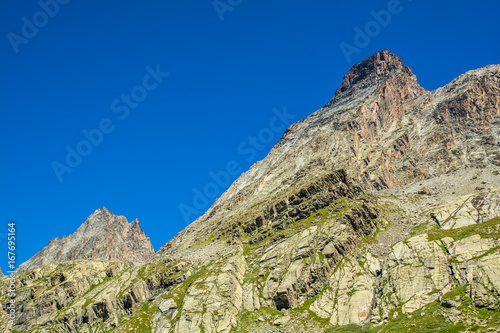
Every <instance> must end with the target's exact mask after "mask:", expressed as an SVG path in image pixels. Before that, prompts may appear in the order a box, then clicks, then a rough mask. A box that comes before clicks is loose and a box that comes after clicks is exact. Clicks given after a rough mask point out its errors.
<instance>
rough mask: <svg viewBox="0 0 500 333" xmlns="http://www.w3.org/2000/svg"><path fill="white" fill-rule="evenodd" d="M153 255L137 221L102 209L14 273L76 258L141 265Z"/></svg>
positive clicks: (149, 243)
mask: <svg viewBox="0 0 500 333" xmlns="http://www.w3.org/2000/svg"><path fill="white" fill-rule="evenodd" d="M153 254H154V249H153V246H152V245H151V242H150V240H149V237H148V236H146V235H145V234H144V231H143V230H142V229H141V227H140V226H139V220H137V219H135V220H133V221H132V222H130V223H128V221H127V219H126V218H125V216H117V215H115V214H113V213H111V212H109V210H107V209H106V207H102V208H101V209H97V210H96V211H95V212H94V213H93V214H92V215H90V216H89V217H88V218H87V220H85V222H84V223H83V224H82V225H81V226H80V227H79V228H78V229H77V230H76V231H75V232H74V233H73V234H71V235H69V236H68V237H66V236H63V237H62V238H55V239H53V240H51V241H50V242H49V244H48V245H47V246H45V247H44V248H43V249H42V250H41V251H40V252H38V253H37V254H35V255H34V256H33V257H32V258H31V259H29V260H28V261H26V262H25V263H23V264H21V265H20V266H19V268H18V269H17V270H16V273H18V274H19V273H23V272H27V271H31V270H33V269H36V268H40V267H42V266H45V265H49V264H52V263H61V262H64V261H69V260H77V259H85V260H109V261H124V262H127V263H130V264H133V265H140V264H143V263H145V262H146V261H147V260H148V259H149V258H150V257H151V256H152V255H153Z"/></svg>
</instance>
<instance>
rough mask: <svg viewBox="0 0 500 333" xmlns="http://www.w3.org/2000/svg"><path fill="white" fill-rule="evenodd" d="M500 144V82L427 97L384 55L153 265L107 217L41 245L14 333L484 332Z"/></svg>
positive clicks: (22, 282) (499, 262) (492, 276)
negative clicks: (400, 328)
mask: <svg viewBox="0 0 500 333" xmlns="http://www.w3.org/2000/svg"><path fill="white" fill-rule="evenodd" d="M499 126H500V65H492V66H487V67H484V68H481V69H478V70H474V71H470V72H468V73H466V74H464V75H462V76H460V77H459V78H457V79H455V80H453V81H452V82H451V83H450V84H448V85H446V86H445V87H442V88H439V89H436V90H434V91H427V90H425V89H424V88H422V87H421V86H420V85H419V84H418V82H417V79H416V77H415V75H414V74H413V73H412V71H411V70H410V69H409V68H408V67H406V66H405V65H403V64H402V62H401V60H400V59H399V58H398V57H396V56H395V55H393V54H391V53H390V52H389V51H387V50H384V51H381V52H378V53H377V54H375V55H374V56H372V57H370V58H369V59H367V60H366V61H364V62H362V63H360V64H356V65H355V66H353V68H352V69H351V70H350V71H349V73H348V74H347V75H346V76H345V77H344V81H343V83H342V86H341V88H339V89H338V90H337V92H336V93H335V96H334V97H333V98H332V100H331V101H330V102H329V103H328V104H326V105H325V106H324V107H323V108H321V109H320V110H318V111H317V112H315V113H313V114H312V115H310V116H309V117H307V118H305V119H304V120H301V121H299V122H297V123H295V124H293V125H292V126H290V127H289V128H288V129H287V130H286V132H285V133H284V135H283V137H282V138H281V140H280V141H279V142H278V143H277V144H276V145H275V146H274V147H273V149H272V150H271V152H270V153H269V155H268V156H267V157H266V158H264V159H263V160H262V161H259V162H257V163H256V164H255V165H254V166H252V167H251V168H250V170H248V171H247V172H245V173H244V174H242V175H241V176H240V177H239V178H238V179H237V180H236V181H235V182H234V183H233V184H232V185H231V187H230V188H229V189H228V190H227V191H226V192H225V193H224V194H223V195H222V196H221V197H220V198H219V199H217V200H216V202H215V203H214V205H213V206H212V207H211V208H210V209H209V210H208V211H207V212H206V213H205V214H204V215H203V216H201V217H200V218H199V219H197V220H196V221H194V222H193V223H192V224H190V225H189V226H188V227H187V228H185V229H184V230H183V231H181V232H180V233H179V234H178V235H177V236H176V237H174V238H173V239H172V240H171V241H169V242H168V243H167V244H165V245H164V246H163V247H162V248H161V249H160V250H159V251H158V253H156V254H155V255H154V256H153V257H152V258H150V255H151V253H152V248H151V245H150V243H149V239H148V238H147V237H146V236H144V234H143V232H142V230H141V229H140V227H139V225H138V222H137V221H136V220H135V221H133V222H132V223H130V224H129V223H128V222H127V221H126V220H125V218H124V217H118V216H115V215H113V214H111V213H109V212H108V211H107V210H105V209H102V210H98V211H96V212H95V213H94V214H93V215H91V217H89V219H87V221H86V222H85V223H84V224H83V225H82V226H81V227H80V228H79V229H78V231H77V232H75V233H74V234H73V235H71V236H69V237H67V238H63V239H56V240H54V241H52V242H51V244H49V246H47V247H46V248H45V249H44V250H42V251H41V252H40V253H39V254H37V255H36V256H35V257H33V258H32V259H31V260H30V261H29V262H28V263H27V264H25V265H24V266H23V269H21V270H20V272H24V271H26V270H28V269H29V271H26V272H25V273H22V274H19V275H18V276H17V278H18V282H16V284H17V295H16V302H18V304H19V310H20V312H19V314H20V315H19V317H18V318H16V322H15V327H14V328H15V329H16V330H18V331H30V330H33V332H37V333H38V332H40V333H41V332H44V333H45V332H49V331H50V332H53V331H55V332H61V333H62V332H72V331H78V332H88V333H90V332H106V331H110V330H113V331H114V332H117V333H121V332H149V331H151V332H169V333H171V332H176V333H181V332H209V333H212V332H213V333H215V332H225V333H229V332H231V331H237V332H251V333H261V332H265V333H271V332H276V333H277V332H287V333H288V332H290V333H291V332H323V331H324V330H325V329H327V328H329V327H330V326H331V325H346V324H363V325H368V326H370V327H371V328H373V326H375V325H380V326H382V325H385V324H387V323H388V322H389V323H390V322H391V321H392V320H394V319H396V320H407V319H412V320H415V321H418V319H420V318H421V317H424V316H427V315H429V313H430V315H433V316H440V318H442V319H443V320H448V321H449V322H450V323H461V324H463V325H464V327H466V329H470V330H472V329H471V328H472V327H475V328H474V329H476V328H477V327H482V328H485V329H486V328H487V329H493V330H495V329H496V328H497V326H498V325H497V324H496V323H494V322H493V320H491V319H482V318H480V317H479V316H478V315H477V313H476V312H477V309H476V308H477V307H479V308H482V309H484V311H486V310H488V311H499V309H500V257H499V256H500V252H499V251H500V250H499V247H498V246H499V235H500V224H498V222H495V221H497V220H491V219H492V218H494V217H496V216H499V215H500V214H499V213H500V208H499V207H500V206H499V202H500V200H499V193H500V180H498V177H497V176H498V172H497V171H498V168H499V167H500V148H499V144H498V142H499V137H500V136H499V133H500V131H499ZM495 173H496V174H495ZM478 186H479V187H480V188H483V189H481V190H479V189H478V190H475V189H476V188H478ZM419 191H420V192H422V193H423V194H424V195H418V194H417V193H418V192H419ZM429 194H432V195H429ZM492 221H493V222H492ZM471 224H474V228H475V229H474V228H472V227H470V225H471ZM467 226H469V227H467ZM461 228H463V229H461ZM102 230H105V231H106V232H104V233H103V232H102ZM80 248H81V249H82V250H80ZM74 258H83V259H89V260H92V261H86V260H77V261H66V260H70V259H74ZM98 258H102V259H105V260H108V261H96V260H95V259H98ZM148 258H149V259H148ZM109 260H113V262H110V261H109ZM114 260H120V261H124V262H128V263H123V262H116V261H114ZM145 261H146V263H144V264H143V265H141V266H133V265H131V264H138V263H143V262H145ZM48 262H53V263H52V264H47V263H48ZM58 262H61V264H57V263H58ZM35 267H37V268H35ZM33 268H35V269H33ZM0 283H1V286H0V299H1V300H2V302H4V303H5V301H6V300H7V298H8V297H7V295H6V292H7V290H8V288H7V284H8V282H7V279H6V278H3V279H0ZM450 295H453V296H450ZM457 295H458V296H457ZM457 297H458V298H457ZM313 298H314V299H313ZM439 302H441V303H439ZM439 304H442V305H443V306H439ZM465 304H467V305H469V304H470V308H469V306H465ZM450 306H451V307H450ZM424 307H425V310H424ZM435 308H438V309H439V310H438V311H441V312H432V311H435V310H432V309H435ZM278 311H279V312H278ZM492 313H496V312H492ZM399 316H402V317H399ZM318 317H319V318H318ZM493 317H494V316H493V315H492V316H490V317H488V316H487V318H493ZM411 325H412V326H409V327H408V329H410V330H412V329H413V330H415V331H417V330H418V327H417V326H416V325H417V324H415V323H412V324H411ZM495 325H496V326H495Z"/></svg>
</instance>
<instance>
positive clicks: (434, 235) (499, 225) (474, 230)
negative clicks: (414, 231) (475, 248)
mask: <svg viewBox="0 0 500 333" xmlns="http://www.w3.org/2000/svg"><path fill="white" fill-rule="evenodd" d="M422 228H424V227H422ZM426 232H427V234H428V235H429V240H439V239H442V238H444V237H451V238H453V239H454V240H459V239H463V238H467V237H470V236H473V235H480V236H481V237H482V238H500V217H495V218H494V219H491V220H488V221H486V222H483V223H480V224H473V225H469V226H466V227H462V228H457V229H451V230H444V229H441V228H440V227H439V226H438V225H434V227H433V228H431V229H429V230H427V231H426Z"/></svg>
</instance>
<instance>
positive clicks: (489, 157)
mask: <svg viewBox="0 0 500 333" xmlns="http://www.w3.org/2000/svg"><path fill="white" fill-rule="evenodd" d="M499 141H500V65H491V66H486V67H484V68H481V69H477V70H473V71H470V72H467V73H466V74H464V75H461V76H460V77H458V78H457V79H455V80H453V81H452V82H451V83H449V84H448V85H446V86H444V87H442V88H439V89H436V90H434V91H427V90H426V89H424V88H422V87H421V86H420V85H419V84H418V82H417V79H416V76H415V75H414V74H413V73H412V71H411V70H410V69H409V68H408V67H406V66H404V65H403V64H402V63H401V60H400V58H398V57H396V56H395V55H393V54H391V53H390V52H389V51H387V50H384V51H381V52H379V53H377V54H375V55H374V56H372V57H370V58H369V59H367V60H365V61H363V62H362V63H360V64H357V65H355V66H353V68H352V69H351V70H350V71H349V73H348V74H347V75H346V77H345V78H344V81H343V85H342V88H340V89H339V90H338V91H337V93H336V94H335V97H334V98H333V99H332V100H331V101H330V102H329V103H328V104H327V105H325V107H323V108H322V109H320V110H318V111H317V112H315V113H313V114H312V115H310V116H309V117H307V118H305V119H304V120H302V121H299V122H297V123H295V124H293V125H291V126H290V127H289V128H288V129H287V130H286V132H285V134H284V135H283V137H282V139H281V140H280V141H279V142H278V143H277V144H276V146H275V147H273V149H272V150H271V151H270V153H269V155H268V156H267V157H266V158H265V159H263V160H262V161H260V162H257V163H256V164H255V165H253V166H252V167H251V168H250V170H249V171H247V172H246V173H244V174H243V175H242V176H241V177H239V178H238V179H237V180H236V181H235V182H234V183H233V185H232V186H231V187H230V188H229V189H228V190H227V191H226V192H225V193H224V194H223V195H222V196H221V197H220V198H219V199H218V200H217V201H216V202H215V204H214V205H213V206H212V207H211V208H210V209H209V210H208V211H207V212H206V213H205V214H204V215H203V216H201V217H200V218H199V219H197V220H196V221H194V222H193V223H192V224H191V225H189V226H188V227H187V228H185V229H184V230H183V231H182V232H180V233H179V234H178V235H177V236H176V237H174V238H173V239H172V240H171V241H170V242H168V243H167V244H166V245H165V246H163V247H162V248H161V249H160V250H159V251H158V255H171V254H174V253H179V252H182V251H184V250H186V249H188V248H189V247H191V246H192V245H193V244H194V243H195V242H196V241H197V240H199V239H201V238H204V237H205V235H206V234H211V233H212V232H213V231H215V230H217V229H226V228H228V226H227V224H226V223H227V221H230V220H232V219H233V217H235V216H236V215H238V214H239V213H240V212H242V211H244V210H247V211H248V210H250V209H251V208H252V207H255V206H258V205H259V203H261V202H262V201H264V200H265V201H267V202H272V201H275V200H278V199H277V198H283V200H284V202H285V203H286V202H287V200H285V199H288V197H289V194H291V189H293V188H299V189H300V188H305V189H307V186H308V185H309V184H310V183H311V182H312V181H313V180H314V178H318V177H325V176H326V175H328V174H329V173H331V171H332V170H339V169H342V170H343V172H344V173H345V174H346V175H349V178H350V179H351V180H352V181H354V182H356V183H358V184H359V185H361V186H364V187H365V188H366V189H368V190H380V189H384V188H396V187H399V186H403V185H406V184H412V183H415V182H418V181H421V180H424V179H427V178H429V177H435V176H438V175H441V174H445V173H447V172H453V171H456V170H460V169H464V168H470V167H479V168H485V167H489V166H493V167H498V166H500V149H499Z"/></svg>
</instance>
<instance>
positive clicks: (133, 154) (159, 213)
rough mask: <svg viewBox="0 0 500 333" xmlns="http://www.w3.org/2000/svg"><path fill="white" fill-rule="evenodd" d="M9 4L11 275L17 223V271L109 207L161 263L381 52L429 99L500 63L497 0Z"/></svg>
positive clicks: (4, 170)
mask: <svg viewBox="0 0 500 333" xmlns="http://www.w3.org/2000/svg"><path fill="white" fill-rule="evenodd" d="M0 6H1V11H0V15H1V17H0V27H1V31H0V32H1V34H0V35H1V36H3V37H2V40H1V43H0V48H1V50H0V58H1V59H0V63H1V76H0V78H1V90H0V94H1V95H0V110H1V113H2V117H1V122H0V135H1V139H0V140H1V141H0V158H1V163H0V167H1V170H0V171H1V172H0V177H1V178H0V179H1V180H0V190H1V200H0V221H1V223H0V247H1V248H2V250H1V252H4V253H5V256H4V257H3V259H0V266H1V268H2V270H3V271H4V272H6V271H7V270H8V269H7V255H6V252H7V249H6V247H7V244H6V233H7V223H8V222H9V221H10V220H16V221H17V264H20V263H22V262H24V261H26V260H27V259H29V258H30V257H31V256H32V255H33V254H35V253H36V252H38V251H39V250H40V249H42V248H43V247H44V246H45V245H47V243H48V242H49V240H50V239H52V238H54V237H61V236H63V235H69V234H71V233H72V232H74V231H75V230H76V229H77V227H78V226H79V225H80V224H81V223H83V222H84V221H85V219H86V217H87V216H88V215H90V214H91V213H92V212H93V211H94V210H95V209H97V208H100V207H102V206H106V207H107V208H108V209H110V210H111V211H112V212H114V213H116V214H119V215H125V216H126V217H127V218H128V219H129V221H130V220H132V219H134V218H139V221H140V222H141V226H142V228H143V229H144V230H145V232H146V234H147V235H148V236H150V237H151V240H152V243H153V246H154V248H155V250H158V249H159V248H160V246H162V245H163V244H164V243H166V242H167V241H168V240H169V239H171V238H172V237H173V236H175V234H176V233H177V232H179V231H180V230H182V229H183V228H184V227H185V226H186V225H187V224H188V222H189V221H192V220H194V219H195V217H196V214H202V213H203V211H204V210H206V209H207V208H208V207H209V206H210V204H211V203H212V202H213V200H214V197H215V196H220V194H221V193H222V192H223V190H225V189H226V188H227V187H228V186H229V182H230V181H231V182H232V181H233V180H234V179H236V177H237V176H238V175H239V174H240V173H241V172H243V171H245V170H247V169H248V168H249V167H250V165H251V164H253V163H254V162H255V161H257V160H260V159H262V158H264V157H265V156H266V154H267V153H268V152H269V150H270V149H271V147H272V146H273V144H274V143H276V142H277V141H278V140H279V138H280V137H281V135H282V134H283V132H284V125H285V124H289V123H290V122H295V121H298V120H300V119H303V118H305V117H306V116H307V115H309V114H310V113H312V112H314V111H315V110H317V109H318V108H320V107H321V106H323V105H324V104H325V103H327V102H328V101H329V100H330V99H331V97H332V96H333V94H334V92H335V90H336V89H337V88H338V87H339V86H340V84H341V82H342V77H343V75H344V74H345V73H346V72H347V71H348V70H349V68H350V67H351V66H352V65H353V64H354V63H356V62H359V61H362V60H364V59H365V58H367V57H369V56H370V55H372V54H373V53H375V52H377V51H379V50H381V49H384V48H387V49H389V50H390V51H392V52H393V53H395V54H397V55H398V56H400V57H401V58H402V59H403V62H404V63H405V64H406V65H408V66H410V67H411V68H412V69H413V71H414V73H415V74H416V75H417V77H418V79H419V82H420V83H421V84H422V85H423V86H424V87H425V88H428V89H435V88H437V87H440V86H443V85H445V84H447V83H448V82H449V81H451V80H452V79H453V78H455V77H456V76H458V75H460V74H462V73H464V72H465V71H467V70H470V69H475V68H479V67H482V66H485V65H488V64H493V63H499V62H500V61H499V50H500V47H499V44H500V43H499V42H498V39H499V38H498V31H500V23H499V22H500V21H499V20H498V13H499V12H500V4H499V3H498V1H481V2H480V4H479V3H477V4H475V5H474V4H473V3H472V2H470V1H457V0H455V1H439V2H437V1H425V0H413V1H410V0H401V1H396V0H390V1H326V0H324V1H319V0H311V1H308V2H304V1H300V2H299V1H290V0H288V1H263V0H220V1H215V2H214V1H211V0H203V1H202V0H191V1H147V0H146V1H123V0H122V1H117V0H110V1H105V2H102V1H95V0H87V1H77V0H64V1H63V0H59V2H56V0H48V1H41V2H37V1H25V0H5V1H2V4H1V5H0ZM44 8H45V9H44ZM44 10H45V11H44ZM359 31H361V32H362V34H366V36H364V38H363V36H357V37H356V35H357V34H359ZM341 45H343V48H342V47H341ZM346 45H347V46H346ZM346 50H348V51H347V52H346ZM346 54H347V56H346ZM167 73H168V74H167ZM284 109H286V114H287V116H286V117H282V118H281V119H280V118H279V117H277V116H276V115H277V114H281V115H282V116H283V113H284ZM291 115H293V116H291ZM279 121H281V123H280V122H279ZM264 132H265V133H264ZM259 135H260V136H259ZM252 138H253V139H252ZM252 147H253V148H252ZM80 153H81V154H80ZM68 154H69V155H70V157H68V159H67V155H68ZM74 154H79V155H78V156H79V157H76V156H75V155H74ZM83 155H85V156H83ZM228 163H229V165H228ZM70 164H71V165H70ZM228 167H229V169H230V171H231V173H230V174H229V173H227V174H226V173H225V172H227V171H225V170H227V168H228ZM70 171H71V172H70ZM214 175H218V182H215V181H214V180H213V178H214ZM226 175H229V178H228V177H226ZM215 178H217V177H215ZM207 184H210V185H208V192H207V193H209V194H210V195H209V196H208V195H207V198H206V200H200V198H198V201H197V202H195V203H193V199H195V198H196V196H195V193H203V192H204V191H205V190H207ZM197 191H199V192H197ZM195 204H196V207H195ZM180 207H181V208H182V207H183V208H184V213H183V212H182V211H181V209H180ZM186 207H189V208H186ZM186 209H187V210H186Z"/></svg>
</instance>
